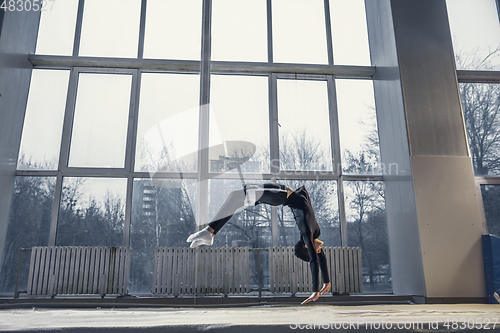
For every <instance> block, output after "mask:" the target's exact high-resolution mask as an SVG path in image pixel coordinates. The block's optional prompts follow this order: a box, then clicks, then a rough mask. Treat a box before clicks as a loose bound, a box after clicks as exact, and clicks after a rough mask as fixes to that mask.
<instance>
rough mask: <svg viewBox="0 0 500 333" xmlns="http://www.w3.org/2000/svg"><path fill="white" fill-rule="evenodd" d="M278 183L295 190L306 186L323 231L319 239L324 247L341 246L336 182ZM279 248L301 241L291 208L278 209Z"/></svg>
mask: <svg viewBox="0 0 500 333" xmlns="http://www.w3.org/2000/svg"><path fill="white" fill-rule="evenodd" d="M278 183H280V184H283V185H286V186H288V187H290V188H291V189H293V190H295V189H297V188H299V187H301V186H302V185H304V186H305V187H306V189H307V192H309V197H310V198H311V202H312V205H313V209H314V215H315V217H316V221H317V222H318V225H319V227H320V229H321V236H320V237H319V239H320V240H321V241H323V242H324V244H323V245H324V246H340V222H339V221H340V220H339V209H338V206H339V205H338V197H337V182H336V181H311V180H286V181H285V180H282V181H278ZM278 230H279V235H280V238H279V246H294V245H295V243H296V242H297V241H298V240H299V239H300V232H299V229H298V228H297V226H296V224H295V219H294V217H293V213H292V211H291V209H290V208H289V207H283V206H279V207H278Z"/></svg>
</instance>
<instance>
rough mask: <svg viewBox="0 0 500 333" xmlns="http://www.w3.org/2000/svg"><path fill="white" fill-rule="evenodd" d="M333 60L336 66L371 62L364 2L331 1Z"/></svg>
mask: <svg viewBox="0 0 500 333" xmlns="http://www.w3.org/2000/svg"><path fill="white" fill-rule="evenodd" d="M330 17H331V25H332V38H333V58H334V62H335V64H336V65H366V66H369V65H370V64H371V62H370V49H369V45H368V30H367V27H366V12H365V1H364V0H349V1H345V0H330Z"/></svg>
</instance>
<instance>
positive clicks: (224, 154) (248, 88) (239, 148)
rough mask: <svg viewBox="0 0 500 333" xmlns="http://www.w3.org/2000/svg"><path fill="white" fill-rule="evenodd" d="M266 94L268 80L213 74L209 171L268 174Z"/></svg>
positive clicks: (267, 103) (267, 107) (267, 104)
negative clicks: (239, 168) (238, 166)
mask: <svg viewBox="0 0 500 333" xmlns="http://www.w3.org/2000/svg"><path fill="white" fill-rule="evenodd" d="M268 93H269V89H268V78H267V77H257V76H236V75H232V76H230V75H212V82H211V98H210V100H211V102H210V103H211V117H210V171H212V172H224V171H229V170H231V171H232V172H238V170H237V169H236V168H234V166H237V165H240V163H244V164H243V165H241V170H242V171H243V172H256V173H262V172H269V101H268ZM223 143H225V145H223ZM253 145H255V147H254V146H253Z"/></svg>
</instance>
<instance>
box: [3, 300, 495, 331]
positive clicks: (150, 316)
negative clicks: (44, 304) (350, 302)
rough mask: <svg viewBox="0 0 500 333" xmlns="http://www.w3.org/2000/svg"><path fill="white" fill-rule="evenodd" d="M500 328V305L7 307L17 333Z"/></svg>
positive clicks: (8, 325)
mask: <svg viewBox="0 0 500 333" xmlns="http://www.w3.org/2000/svg"><path fill="white" fill-rule="evenodd" d="M485 328H486V329H489V330H488V331H486V332H492V331H499V332H500V305H489V304H452V305H449V304H425V305H410V304H408V305H401V304H398V305H358V306H339V305H328V304H320V303H318V304H310V305H305V306H300V305H264V306H250V307H239V308H232V307H225V308H191V307H188V308H127V309H123V308H107V309H104V308H99V307H97V308H92V309H47V308H43V309H42V308H36V307H34V308H31V309H4V310H0V331H12V332H14V331H15V332H34V331H38V330H43V331H44V332H63V331H64V332H101V331H102V332H114V331H116V332H135V331H137V332H138V331H141V332H155V333H156V332H193V331H210V332H259V333H265V332H273V333H280V332H289V331H296V330H304V329H306V330H312V331H314V330H316V331H323V332H328V331H331V332H333V331H335V332H342V331H359V330H363V331H367V332H368V331H373V332H375V331H377V332H380V331H388V330H389V329H390V330H395V331H403V332H437V331H446V332H453V331H461V330H464V329H465V331H470V332H472V331H481V332H485V331H484V329H485Z"/></svg>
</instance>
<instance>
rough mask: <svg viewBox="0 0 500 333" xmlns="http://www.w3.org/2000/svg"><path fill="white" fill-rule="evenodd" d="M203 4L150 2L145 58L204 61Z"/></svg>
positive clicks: (168, 0) (165, 0)
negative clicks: (202, 50) (201, 57)
mask: <svg viewBox="0 0 500 333" xmlns="http://www.w3.org/2000/svg"><path fill="white" fill-rule="evenodd" d="M201 8H202V1H201V0H182V1H178V0H148V4H147V11H146V34H145V40H144V58H154V59H183V60H200V55H201V22H202V18H201Z"/></svg>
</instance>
